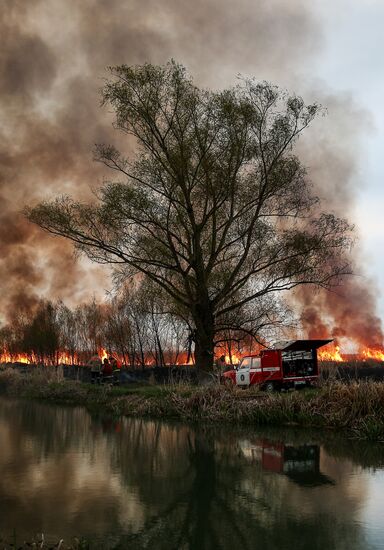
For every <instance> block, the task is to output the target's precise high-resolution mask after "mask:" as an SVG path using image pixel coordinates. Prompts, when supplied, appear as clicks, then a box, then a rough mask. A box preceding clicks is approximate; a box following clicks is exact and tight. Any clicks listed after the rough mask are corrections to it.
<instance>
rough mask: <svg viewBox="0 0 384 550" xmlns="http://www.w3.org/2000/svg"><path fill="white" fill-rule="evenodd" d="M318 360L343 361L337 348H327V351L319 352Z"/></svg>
mask: <svg viewBox="0 0 384 550" xmlns="http://www.w3.org/2000/svg"><path fill="white" fill-rule="evenodd" d="M318 359H319V361H337V362H340V361H344V359H343V357H342V355H341V353H340V347H339V346H327V349H324V350H319V352H318Z"/></svg>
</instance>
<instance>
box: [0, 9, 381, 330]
mask: <svg viewBox="0 0 384 550" xmlns="http://www.w3.org/2000/svg"><path fill="white" fill-rule="evenodd" d="M1 4H2V9H1V15H0V36H2V48H1V49H0V75H1V78H0V115H1V121H2V124H1V129H0V139H1V151H0V198H1V204H2V208H1V211H0V228H1V229H0V253H1V260H0V278H1V281H2V288H3V292H2V298H1V303H0V309H1V311H2V313H3V315H4V314H5V315H6V314H7V313H9V312H10V311H14V310H15V307H16V306H18V305H20V304H21V303H24V304H31V307H33V305H34V304H35V303H36V302H37V301H38V299H39V297H40V296H47V297H49V298H61V299H64V300H66V299H67V300H69V301H70V302H71V301H72V303H73V302H76V301H81V300H84V299H87V298H88V297H89V296H90V294H91V293H93V292H95V291H98V290H100V289H104V288H106V287H108V286H109V283H108V277H107V272H106V270H105V269H103V270H101V269H98V268H95V267H92V268H91V267H90V265H89V264H88V263H87V262H83V263H80V262H78V261H77V262H76V261H74V259H73V258H72V246H71V244H69V243H67V242H65V241H64V240H61V239H55V238H52V237H50V236H47V235H46V234H44V233H43V232H42V231H41V230H39V229H38V228H36V227H34V226H32V225H31V224H29V223H27V222H26V221H25V220H24V219H23V217H22V215H21V214H20V209H21V208H22V206H23V205H24V204H31V203H35V202H37V201H39V200H42V199H46V198H50V197H53V196H56V195H58V194H70V195H73V196H74V197H76V198H80V199H87V200H92V198H93V195H92V193H91V189H92V188H94V187H97V186H98V185H100V183H101V182H102V179H103V176H104V175H105V173H104V172H103V170H102V169H101V167H100V165H97V164H95V163H93V162H92V148H93V145H94V143H97V142H112V143H115V144H116V145H117V146H118V147H121V145H122V142H121V137H120V136H118V135H117V134H116V133H115V132H114V131H113V130H112V127H111V121H112V116H111V114H110V113H108V111H107V110H106V109H101V108H100V97H99V89H100V87H101V86H102V84H103V78H105V76H106V71H105V68H106V67H107V66H108V65H117V64H120V63H126V64H136V63H143V62H145V61H149V62H152V63H164V62H166V61H167V60H168V59H170V58H172V57H173V58H175V59H176V60H178V61H180V62H181V63H183V64H184V65H186V66H187V68H188V69H189V70H190V72H191V73H192V74H193V75H194V77H195V80H196V82H197V84H198V85H202V86H208V87H213V88H221V87H223V86H226V85H230V84H232V83H233V82H234V81H235V78H236V75H237V74H238V73H242V74H246V75H255V76H256V78H258V79H260V80H264V79H266V80H270V81H272V82H274V83H277V84H279V85H281V86H283V87H288V88H289V89H290V90H293V91H295V92H297V93H299V94H301V95H303V96H304V97H305V99H306V100H307V101H312V100H314V99H315V100H316V101H319V102H320V103H323V104H324V105H325V106H326V107H327V108H328V117H326V119H324V120H321V121H320V122H318V121H317V122H315V123H314V124H313V128H312V129H311V130H310V131H309V132H308V134H307V135H306V136H304V137H303V139H302V143H301V145H300V154H301V156H302V158H303V161H304V163H305V164H306V165H308V167H309V173H310V175H311V178H312V180H313V182H314V186H315V189H316V192H317V193H318V194H319V195H320V196H321V197H323V198H325V199H326V201H327V203H326V208H327V209H331V210H332V209H333V210H335V211H336V212H337V213H338V214H340V213H342V214H343V215H348V210H349V208H351V207H352V206H353V197H354V189H355V186H356V184H357V183H356V182H357V178H356V174H357V167H358V162H359V158H358V156H357V157H356V155H355V151H362V146H361V145H362V143H361V140H363V139H364V135H363V136H362V133H361V132H362V131H363V134H364V129H365V128H366V129H369V123H368V122H367V118H366V115H365V114H364V113H362V112H360V110H359V108H358V106H356V105H354V104H353V101H352V99H351V98H349V97H347V96H345V97H340V96H332V95H330V94H329V93H328V91H327V86H326V85H325V84H324V83H316V82H315V81H314V79H313V76H314V75H313V67H314V66H315V65H316V59H317V56H318V55H319V54H320V52H321V50H322V48H323V46H324V36H323V29H322V26H321V22H320V20H319V17H318V13H317V11H316V8H315V4H316V3H313V4H312V3H311V4H309V3H308V2H305V1H304V0H292V1H290V2H285V0H261V1H259V2H257V3H255V2H253V1H252V0H240V1H239V2H236V3H234V2H230V1H229V0H209V1H208V2H206V1H203V0H198V1H196V2H189V1H187V0H162V1H161V2H158V1H157V2H155V1H154V0H150V1H148V2H139V1H138V0H128V1H123V0H109V1H107V0H84V1H82V2H76V1H75V0H66V1H65V2H63V1H62V0H44V1H43V0H29V1H28V2H25V1H23V0H1ZM352 120H353V121H354V123H355V124H356V125H357V126H359V129H360V132H351V131H349V130H350V125H351V124H352V122H351V121H352ZM361 136H362V137H361ZM124 147H125V148H127V144H125V145H123V148H124ZM346 206H347V208H346ZM359 281H360V282H359V285H360V286H361V284H363V286H364V283H362V282H361V281H363V279H360V280H359ZM348 284H349V291H348V292H351V293H352V294H353V293H354V292H355V291H354V283H353V282H349V283H348ZM356 295H357V294H356ZM358 295H360V293H358ZM303 296H304V301H305V299H306V295H305V294H304V295H303ZM357 301H358V300H357ZM327 303H328V302H327V300H326V299H322V300H321V307H322V308H324V310H325V313H326V314H327V316H328V317H329V316H330V313H332V315H333V316H334V317H336V318H335V325H340V324H341V322H342V316H343V315H345V308H344V309H343V308H340V314H339V313H337V312H336V311H333V312H330V308H329V307H328V305H327ZM370 307H371V312H370V314H371V315H374V308H375V304H374V300H371V303H370ZM332 315H331V316H332ZM338 316H339V317H340V316H341V318H338ZM380 330H381V329H380Z"/></svg>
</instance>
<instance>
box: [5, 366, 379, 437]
mask: <svg viewBox="0 0 384 550" xmlns="http://www.w3.org/2000/svg"><path fill="white" fill-rule="evenodd" d="M0 388H3V391H5V392H6V393H8V394H9V395H17V396H21V397H32V398H38V399H43V400H45V401H51V402H56V403H66V404H75V405H84V406H86V407H88V408H89V409H97V410H104V411H105V412H108V413H110V414H114V415H116V416H119V415H126V416H143V417H145V416H147V417H152V418H176V419H180V420H184V421H188V422H204V423H209V422H211V423H215V422H220V423H231V424H242V425H274V426H279V425H282V426H286V425H294V426H303V427H320V428H333V429H338V430H343V431H344V432H346V433H347V434H348V435H349V437H352V438H358V439H367V440H372V441H382V442H384V383H382V382H375V381H365V380H361V381H353V382H350V383H348V384H345V383H343V382H341V381H337V380H328V381H327V382H325V383H323V384H322V385H321V386H320V387H318V388H316V389H310V390H301V391H290V392H286V393H273V394H267V393H264V392H261V391H259V390H258V389H257V388H255V387H252V388H250V389H247V390H240V389H237V388H233V387H229V388H228V387H223V386H209V387H196V386H190V385H187V384H185V383H184V384H174V385H171V386H169V385H167V386H165V385H159V386H156V385H155V386H150V385H146V386H140V385H132V386H127V387H108V386H101V387H99V386H92V385H89V384H83V383H80V382H77V381H70V380H63V379H61V378H60V374H59V373H52V374H51V373H50V372H49V369H42V371H39V370H38V369H36V371H34V372H33V373H32V374H24V375H23V374H20V373H18V372H15V371H14V370H13V369H7V370H4V371H0Z"/></svg>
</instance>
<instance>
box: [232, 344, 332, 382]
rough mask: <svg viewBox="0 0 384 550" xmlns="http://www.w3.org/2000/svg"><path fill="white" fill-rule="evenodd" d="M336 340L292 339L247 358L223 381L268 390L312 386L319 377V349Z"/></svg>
mask: <svg viewBox="0 0 384 550" xmlns="http://www.w3.org/2000/svg"><path fill="white" fill-rule="evenodd" d="M329 342H332V340H290V341H286V342H278V343H277V344H275V345H274V346H272V347H271V348H268V349H265V350H262V351H261V353H260V355H247V356H245V357H243V359H242V360H241V362H240V364H239V366H238V367H237V369H236V370H230V371H227V372H225V373H224V374H223V382H225V383H233V384H236V385H237V386H240V387H248V386H252V385H254V384H257V385H259V386H260V387H261V388H262V389H264V390H266V391H274V390H281V389H289V388H295V387H300V386H310V385H312V384H313V382H315V381H316V380H317V378H318V376H319V369H318V362H317V350H318V348H320V347H321V346H325V345H326V344H329Z"/></svg>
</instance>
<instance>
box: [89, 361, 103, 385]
mask: <svg viewBox="0 0 384 550" xmlns="http://www.w3.org/2000/svg"><path fill="white" fill-rule="evenodd" d="M89 364H90V366H91V377H92V379H91V382H92V384H98V383H99V382H100V373H101V366H102V365H101V359H100V357H99V356H98V355H96V356H95V357H92V358H91V359H90V361H89Z"/></svg>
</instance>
